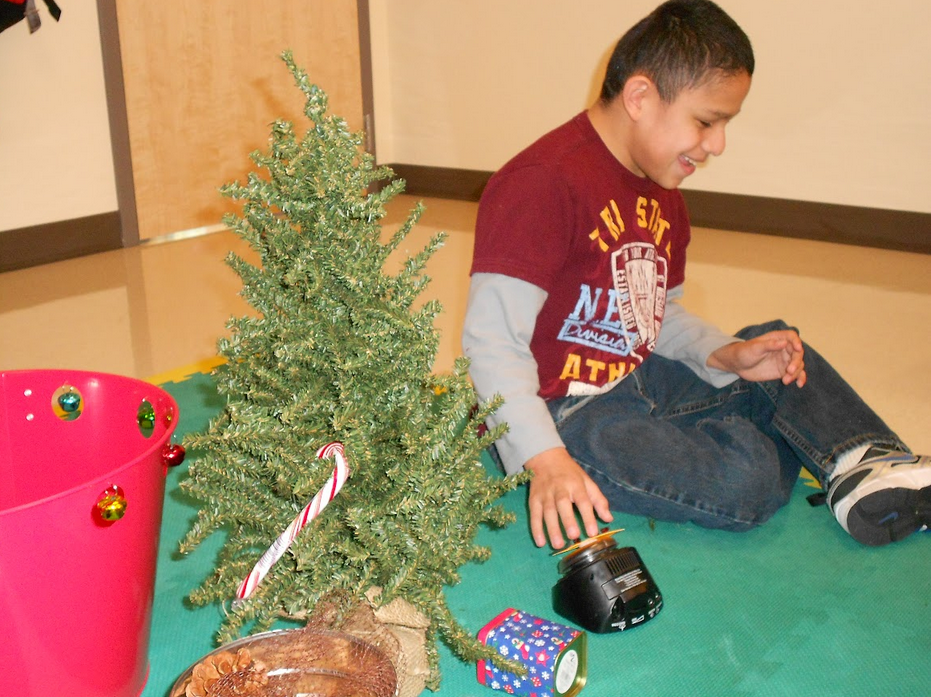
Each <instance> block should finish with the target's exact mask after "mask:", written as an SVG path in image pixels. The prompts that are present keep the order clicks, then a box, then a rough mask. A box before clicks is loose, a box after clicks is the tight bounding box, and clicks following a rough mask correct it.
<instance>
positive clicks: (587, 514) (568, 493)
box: [524, 448, 614, 549]
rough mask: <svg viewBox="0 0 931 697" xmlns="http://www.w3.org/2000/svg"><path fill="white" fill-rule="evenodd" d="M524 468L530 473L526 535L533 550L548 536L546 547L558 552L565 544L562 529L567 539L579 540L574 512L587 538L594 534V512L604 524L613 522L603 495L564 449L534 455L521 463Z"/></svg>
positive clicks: (544, 541) (596, 530)
mask: <svg viewBox="0 0 931 697" xmlns="http://www.w3.org/2000/svg"><path fill="white" fill-rule="evenodd" d="M524 469H527V470H531V471H532V472H533V479H531V480H530V500H529V505H530V533H531V535H532V536H533V541H534V542H535V543H536V545H537V547H542V546H543V545H545V544H546V538H547V534H548V535H549V539H550V544H552V545H553V547H554V548H556V549H561V548H562V547H563V546H564V545H565V540H564V539H563V536H562V531H563V530H565V532H566V536H567V537H568V538H569V539H570V540H576V539H578V538H580V537H581V532H580V531H579V524H578V522H577V520H576V517H575V511H576V509H578V511H579V513H580V514H581V516H582V522H583V524H584V525H585V533H586V534H587V535H588V536H589V537H591V536H593V535H597V534H598V521H597V520H596V519H595V514H596V513H597V514H598V517H599V518H601V520H603V521H604V522H606V523H607V522H610V521H611V520H613V519H614V517H613V516H612V515H611V511H610V509H609V507H608V500H607V499H606V498H605V497H604V494H602V493H601V490H600V489H599V488H598V486H597V485H596V484H595V482H593V481H592V479H591V477H589V476H588V475H587V474H586V473H585V471H584V470H583V469H582V468H581V467H579V465H578V463H577V462H576V461H575V460H573V459H572V456H571V455H569V452H568V451H567V450H566V449H565V448H553V449H551V450H545V451H544V452H542V453H540V454H538V455H535V456H534V457H532V458H530V459H529V460H528V461H527V462H526V464H524ZM544 524H545V526H546V534H544V530H543V528H544Z"/></svg>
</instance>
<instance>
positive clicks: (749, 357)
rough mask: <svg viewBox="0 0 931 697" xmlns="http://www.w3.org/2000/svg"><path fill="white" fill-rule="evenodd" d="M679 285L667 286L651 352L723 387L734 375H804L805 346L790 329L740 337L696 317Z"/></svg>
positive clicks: (800, 381)
mask: <svg viewBox="0 0 931 697" xmlns="http://www.w3.org/2000/svg"><path fill="white" fill-rule="evenodd" d="M681 297H682V287H681V286H677V287H676V288H673V289H672V290H671V291H669V295H668V296H667V298H666V313H665V317H664V318H663V326H662V329H661V330H660V334H659V338H658V339H657V341H656V348H655V352H656V354H657V355H660V356H663V357H664V358H671V359H675V360H678V361H682V362H683V363H685V364H686V365H687V366H688V367H689V368H691V369H692V370H693V371H694V372H695V373H696V374H697V375H698V376H699V377H700V378H702V379H703V380H705V381H706V382H709V383H711V384H712V385H714V386H715V387H724V386H725V385H728V384H730V383H731V382H733V381H734V380H736V379H737V378H738V377H742V378H744V379H745V380H750V381H751V382H759V381H764V380H781V381H782V382H783V383H784V384H786V385H788V384H791V383H793V382H794V383H795V384H797V385H798V386H799V387H802V386H803V385H804V384H805V383H806V381H807V379H808V378H807V374H806V372H805V349H804V346H803V345H802V340H801V339H799V336H798V334H797V333H796V332H795V331H793V330H784V331H775V332H769V333H767V334H764V335H762V336H758V337H755V338H753V339H751V340H749V341H743V340H742V339H739V338H737V337H734V336H729V335H727V334H725V333H724V332H722V331H721V330H719V329H718V328H717V327H715V326H714V325H713V324H710V323H708V322H705V321H704V320H702V319H700V318H699V317H696V316H695V315H693V314H691V313H690V312H688V311H687V310H686V309H685V308H684V307H682V306H681V305H680V304H679V302H678V300H679V299H680V298H681Z"/></svg>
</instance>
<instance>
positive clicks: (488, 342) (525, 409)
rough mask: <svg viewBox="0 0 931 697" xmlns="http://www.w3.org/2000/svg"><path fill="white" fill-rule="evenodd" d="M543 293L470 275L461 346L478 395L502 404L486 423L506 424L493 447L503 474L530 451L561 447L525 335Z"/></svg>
mask: <svg viewBox="0 0 931 697" xmlns="http://www.w3.org/2000/svg"><path fill="white" fill-rule="evenodd" d="M545 301H546V291H544V290H543V289H542V288H538V287H537V286H535V285H533V284H532V283H527V282H526V281H521V280H520V279H517V278H511V277H510V276H504V275H502V274H490V273H476V274H473V275H472V282H471V285H470V287H469V303H468V308H467V310H466V317H465V324H464V325H463V330H462V349H463V352H464V353H465V355H466V356H467V357H468V358H469V360H470V362H471V363H470V366H469V374H470V376H471V377H472V382H473V384H474V385H475V391H476V392H477V393H478V396H479V399H481V400H482V401H485V400H487V399H490V398H491V397H493V396H494V395H495V394H500V395H501V396H502V397H503V398H504V404H503V405H501V407H499V408H498V410H497V411H496V412H495V413H494V414H492V416H491V417H490V418H489V425H493V426H495V425H498V424H500V423H507V424H508V426H509V430H508V433H506V434H505V435H504V436H503V437H502V438H500V439H499V440H498V441H497V443H496V445H497V448H498V455H499V456H500V457H501V462H502V464H503V465H504V469H505V472H507V473H508V474H515V473H517V472H520V471H521V470H522V469H523V466H524V463H525V462H527V461H528V460H529V459H530V458H532V457H533V456H534V455H537V454H539V453H541V452H543V451H544V450H549V449H551V448H561V447H563V442H562V439H561V438H560V437H559V434H558V433H557V432H556V425H555V424H554V423H553V419H552V417H551V416H550V412H549V409H547V407H546V403H545V402H544V401H543V399H542V398H541V397H540V396H539V395H538V394H537V392H538V391H539V389H540V383H539V378H538V377H537V363H536V361H535V360H534V358H533V355H532V354H531V353H530V339H531V338H532V336H533V329H534V325H535V323H536V318H537V315H538V314H539V312H540V308H541V307H543V303H544V302H545Z"/></svg>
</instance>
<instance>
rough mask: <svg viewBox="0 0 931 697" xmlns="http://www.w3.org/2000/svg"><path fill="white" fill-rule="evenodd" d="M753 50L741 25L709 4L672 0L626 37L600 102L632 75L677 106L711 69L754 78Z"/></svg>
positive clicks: (610, 68) (704, 0)
mask: <svg viewBox="0 0 931 697" xmlns="http://www.w3.org/2000/svg"><path fill="white" fill-rule="evenodd" d="M753 65H754V61H753V48H752V47H751V46H750V39H749V38H747V35H746V34H745V33H744V31H743V29H741V28H740V27H739V26H738V25H737V22H735V21H734V20H733V19H731V17H730V16H729V15H728V14H727V13H726V12H725V11H724V10H722V9H721V8H720V7H718V6H717V5H715V4H714V3H713V2H710V0H669V2H665V3H663V4H662V5H660V6H659V7H657V8H656V9H655V10H653V12H651V13H650V14H649V15H648V16H646V17H644V18H643V19H642V20H640V21H639V22H638V23H637V24H636V25H634V26H633V27H631V29H630V30H629V31H628V32H627V33H626V34H624V36H622V37H621V40H620V41H618V42H617V46H615V48H614V53H613V54H611V60H610V61H608V70H607V72H606V73H605V79H604V83H603V84H602V86H601V100H602V101H603V102H610V101H611V100H613V99H614V98H615V97H616V96H617V95H618V94H620V92H621V91H622V90H623V89H624V85H625V84H626V82H627V80H628V79H629V78H630V77H632V76H633V75H644V76H646V77H648V78H650V80H652V81H653V83H654V84H655V85H656V88H657V90H658V91H659V95H660V98H661V99H662V100H663V101H665V102H672V101H674V100H675V98H676V97H677V96H678V94H679V93H680V92H681V91H682V90H683V89H685V88H687V87H697V86H698V85H700V84H702V83H703V82H704V81H705V80H706V79H707V78H708V76H709V73H710V72H712V71H721V72H723V73H726V74H734V73H738V72H741V71H744V72H746V73H747V74H748V75H753Z"/></svg>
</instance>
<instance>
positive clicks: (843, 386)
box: [549, 320, 906, 530]
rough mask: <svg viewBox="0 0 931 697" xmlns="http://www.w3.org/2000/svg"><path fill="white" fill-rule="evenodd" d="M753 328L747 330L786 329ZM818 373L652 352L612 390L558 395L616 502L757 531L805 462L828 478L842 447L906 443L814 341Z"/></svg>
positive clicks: (579, 449) (572, 432)
mask: <svg viewBox="0 0 931 697" xmlns="http://www.w3.org/2000/svg"><path fill="white" fill-rule="evenodd" d="M787 328H788V327H787V325H786V324H785V323H784V322H782V321H778V320H777V321H775V322H769V323H767V324H762V325H757V326H753V327H747V328H746V329H743V330H742V331H740V332H739V333H738V334H737V336H738V337H740V338H743V339H749V338H752V337H754V336H759V335H761V334H765V333H766V332H769V331H773V330H777V329H787ZM805 369H806V371H807V373H808V382H807V384H806V385H805V387H803V388H799V387H798V386H796V385H794V384H792V385H788V386H786V385H783V384H782V383H781V382H780V381H770V382H758V383H754V382H748V381H746V380H743V379H738V380H737V381H736V382H733V383H731V384H730V385H728V386H726V387H724V388H716V387H713V386H712V385H710V384H708V383H706V382H705V381H703V380H702V379H701V378H699V377H698V376H697V375H695V374H694V373H693V372H692V371H691V370H690V369H689V368H687V367H686V366H685V365H683V364H682V363H679V362H678V361H671V360H668V359H666V358H663V357H661V356H657V355H653V356H650V358H648V359H647V360H646V361H645V362H644V364H643V365H642V366H640V367H639V368H638V369H637V370H635V371H634V372H633V373H632V374H631V375H630V376H629V377H627V378H626V379H625V380H623V381H622V382H621V383H620V384H618V385H617V386H616V387H615V388H614V389H612V390H611V391H609V392H607V393H604V394H601V395H596V396H584V397H564V398H561V399H556V400H553V401H551V402H550V403H549V408H550V413H551V414H552V415H553V418H554V420H555V422H556V427H557V429H558V431H559V434H560V436H561V437H562V439H563V442H564V443H565V444H566V447H567V449H568V450H569V453H570V454H571V455H572V456H573V457H574V458H575V460H576V461H577V462H578V463H579V465H580V466H581V467H582V468H583V469H584V470H585V471H586V472H587V473H588V474H589V476H591V478H592V479H593V480H594V481H595V483H596V484H597V485H598V486H599V487H600V488H601V491H602V493H604V495H605V496H607V498H608V500H609V501H610V503H611V508H612V510H616V511H622V512H625V513H633V514H638V515H644V516H649V517H651V518H655V519H659V520H670V521H676V522H686V521H691V522H693V523H696V524H697V525H701V526H703V527H708V528H720V529H726V530H747V529H750V528H753V527H755V526H757V525H760V524H761V523H763V522H765V521H766V520H768V519H769V518H770V517H771V516H772V515H773V514H774V513H775V512H776V511H777V510H778V509H779V508H780V507H781V506H783V505H785V504H786V502H787V501H788V500H789V495H790V493H791V491H792V487H793V486H794V483H795V481H796V480H797V479H798V476H799V470H800V469H801V468H802V467H803V466H804V467H806V468H808V470H809V471H810V472H811V473H812V474H813V475H815V476H816V477H818V479H819V480H820V482H821V484H822V486H826V485H827V482H828V480H829V478H830V474H831V471H832V470H833V468H834V457H835V456H836V455H838V454H840V453H842V452H844V451H846V450H848V449H850V448H853V447H856V446H858V445H862V444H864V443H875V444H883V445H888V446H891V447H894V448H898V449H906V448H905V445H904V444H903V443H902V442H901V440H900V439H899V438H898V436H896V434H895V433H893V432H892V431H891V430H890V429H889V427H888V426H886V424H885V423H883V421H882V419H880V418H879V417H878V416H877V415H876V414H875V413H874V412H873V410H872V409H870V408H869V407H868V406H867V405H866V404H865V403H864V402H863V400H862V399H861V398H860V397H859V396H858V395H857V394H856V392H854V390H853V389H852V388H851V387H850V386H849V385H848V384H847V383H846V382H845V381H844V380H843V378H841V376H840V375H838V373H837V372H836V371H835V370H834V369H833V368H832V367H831V366H830V364H829V363H828V362H827V361H826V360H825V359H824V358H823V357H822V356H821V355H819V354H818V353H817V352H816V351H814V350H813V349H812V348H811V347H810V346H808V345H806V346H805Z"/></svg>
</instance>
